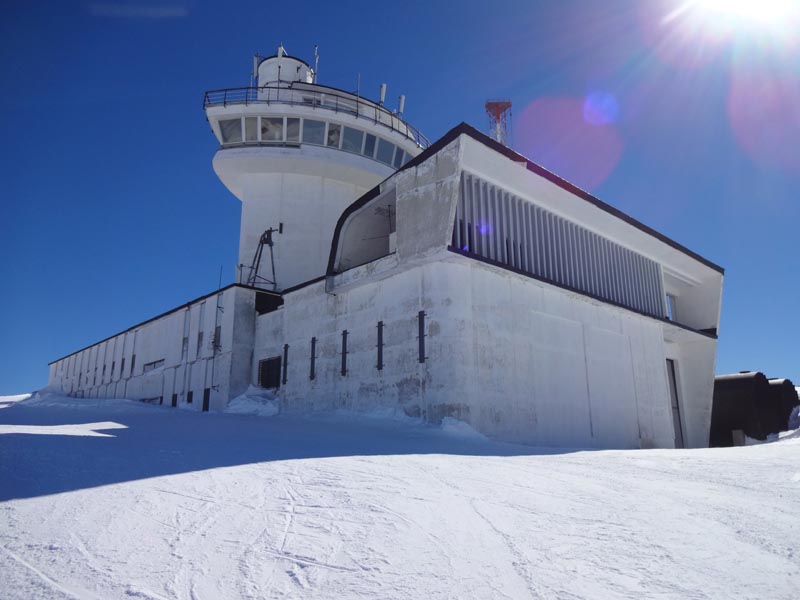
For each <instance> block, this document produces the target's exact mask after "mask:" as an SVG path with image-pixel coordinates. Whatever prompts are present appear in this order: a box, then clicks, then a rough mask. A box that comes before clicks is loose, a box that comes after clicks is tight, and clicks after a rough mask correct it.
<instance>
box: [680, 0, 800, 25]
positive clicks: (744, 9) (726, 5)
mask: <svg viewBox="0 0 800 600" xmlns="http://www.w3.org/2000/svg"><path fill="white" fill-rule="evenodd" d="M689 4H693V5H695V6H696V8H697V10H699V11H701V12H705V13H706V14H707V15H708V16H709V17H715V16H716V17H719V18H735V19H741V20H742V21H743V22H751V23H754V24H758V23H761V24H765V25H771V24H779V23H781V22H782V21H783V19H785V18H787V17H789V16H791V15H792V13H796V12H797V0H694V1H692V2H690V3H689Z"/></svg>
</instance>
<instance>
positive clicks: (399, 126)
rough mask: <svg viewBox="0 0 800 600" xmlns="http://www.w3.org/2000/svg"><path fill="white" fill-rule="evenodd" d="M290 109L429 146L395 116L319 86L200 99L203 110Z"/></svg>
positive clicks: (214, 93) (232, 91)
mask: <svg viewBox="0 0 800 600" xmlns="http://www.w3.org/2000/svg"><path fill="white" fill-rule="evenodd" d="M274 104H281V105H289V106H304V107H309V108H313V109H320V110H329V111H332V112H335V113H344V114H348V115H351V116H354V117H356V118H359V119H368V120H369V121H371V122H372V123H373V124H375V125H382V126H383V127H386V128H388V129H390V130H391V131H394V132H397V133H399V134H401V135H404V136H405V137H407V138H409V139H411V140H413V141H414V142H415V143H416V144H417V145H418V146H419V147H420V148H427V147H428V146H430V141H429V140H428V138H426V137H425V136H424V135H423V134H422V132H421V131H419V130H418V129H417V128H416V127H414V126H413V125H410V124H409V123H407V122H406V121H404V120H403V119H402V118H401V117H400V116H399V115H398V114H397V113H394V112H391V111H390V110H388V109H387V108H385V107H383V106H381V105H380V104H376V103H375V102H372V101H371V100H366V99H364V98H361V97H360V96H358V95H356V94H351V93H349V92H345V91H342V90H338V89H336V88H331V87H327V86H321V85H318V84H290V85H288V86H278V85H275V86H269V85H266V86H261V87H240V88H227V89H221V90H210V91H207V92H206V93H205V97H204V98H203V109H204V110H205V109H208V108H211V107H219V106H222V107H225V106H236V105H245V106H249V105H274Z"/></svg>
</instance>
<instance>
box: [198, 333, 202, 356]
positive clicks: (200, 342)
mask: <svg viewBox="0 0 800 600" xmlns="http://www.w3.org/2000/svg"><path fill="white" fill-rule="evenodd" d="M202 349H203V332H202V331H201V332H199V333H198V334H197V356H200V350H202Z"/></svg>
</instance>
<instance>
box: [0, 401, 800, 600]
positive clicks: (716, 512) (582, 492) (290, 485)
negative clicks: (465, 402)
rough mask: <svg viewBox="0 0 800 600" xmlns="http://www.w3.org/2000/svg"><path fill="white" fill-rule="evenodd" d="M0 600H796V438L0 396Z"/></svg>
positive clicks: (799, 520)
mask: <svg viewBox="0 0 800 600" xmlns="http://www.w3.org/2000/svg"><path fill="white" fill-rule="evenodd" d="M0 406H2V407H3V408H0V597H2V598H4V599H15V598H24V599H26V600H28V599H31V598H102V599H112V598H130V597H135V598H145V599H147V598H153V599H163V598H187V599H217V598H321V599H322V598H324V599H333V598H381V599H386V598H403V599H407V598H558V599H561V598H568V599H574V598H602V599H614V598H632V599H633V598H635V599H637V600H638V599H642V598H663V599H675V598H696V599H699V598H720V599H722V598H725V599H727V598H737V600H743V599H746V598H759V599H770V600H777V599H782V598H786V599H789V598H792V599H796V598H798V593H799V590H800V460H798V459H800V437H798V436H797V434H795V435H790V436H785V437H784V439H782V440H781V441H778V442H774V443H770V444H764V445H760V446H750V447H745V448H732V449H717V450H673V451H666V450H641V451H613V452H612V451H609V452H596V451H595V452H591V451H556V452H553V451H542V450H537V449H535V448H527V447H520V446H511V445H504V444H497V443H493V442H490V441H488V440H486V439H484V438H482V437H480V436H479V435H477V434H475V433H474V432H471V430H470V429H469V428H467V427H465V426H462V425H460V424H458V423H453V422H450V423H448V424H446V425H445V426H444V427H432V426H426V425H423V424H420V423H417V422H414V421H410V420H403V419H396V418H395V419H392V418H390V417H389V416H383V417H382V418H378V417H375V416H373V417H365V416H360V417H359V416H354V415H343V414H333V415H324V416H317V417H314V418H301V417H296V416H287V415H277V416H273V417H256V416H248V415H241V414H213V413H212V414H202V413H197V412H191V411H183V410H176V409H171V408H167V407H159V406H149V405H143V404H139V403H135V402H129V401H120V400H75V399H69V398H64V397H60V396H54V395H40V396H33V397H31V398H27V399H26V398H25V397H14V398H5V399H0Z"/></svg>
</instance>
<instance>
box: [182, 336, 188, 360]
mask: <svg viewBox="0 0 800 600" xmlns="http://www.w3.org/2000/svg"><path fill="white" fill-rule="evenodd" d="M188 355H189V338H188V337H185V336H184V338H183V343H182V345H181V360H186V357H187V356H188Z"/></svg>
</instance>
